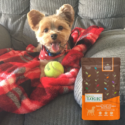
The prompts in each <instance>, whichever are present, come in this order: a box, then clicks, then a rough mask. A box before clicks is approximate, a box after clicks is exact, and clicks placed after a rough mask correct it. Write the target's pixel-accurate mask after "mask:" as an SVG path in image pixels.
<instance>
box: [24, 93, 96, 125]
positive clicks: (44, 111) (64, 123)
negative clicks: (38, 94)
mask: <svg viewBox="0 0 125 125" xmlns="http://www.w3.org/2000/svg"><path fill="white" fill-rule="evenodd" d="M24 125H97V121H83V120H82V119H81V108H80V107H79V106H78V105H77V104H76V102H75V100H74V96H73V92H71V93H68V94H64V95H61V96H59V97H57V98H56V99H54V100H53V101H52V102H50V103H49V104H47V105H45V106H44V107H42V108H40V109H39V110H37V111H35V112H32V113H29V114H26V115H25V122H24Z"/></svg>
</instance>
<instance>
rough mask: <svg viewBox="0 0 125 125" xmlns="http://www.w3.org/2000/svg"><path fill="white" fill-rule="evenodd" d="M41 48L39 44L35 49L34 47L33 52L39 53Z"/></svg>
mask: <svg viewBox="0 0 125 125" xmlns="http://www.w3.org/2000/svg"><path fill="white" fill-rule="evenodd" d="M41 48H42V44H40V43H39V44H38V45H37V47H35V48H34V49H33V52H40V50H41Z"/></svg>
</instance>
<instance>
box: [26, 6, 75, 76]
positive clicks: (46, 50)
mask: <svg viewBox="0 0 125 125" xmlns="http://www.w3.org/2000/svg"><path fill="white" fill-rule="evenodd" d="M74 15H75V14H74V9H73V7H72V6H71V5H69V4H64V5H62V6H61V7H60V8H59V9H58V10H57V11H56V14H54V15H50V16H45V15H44V14H43V13H41V12H39V11H37V10H31V11H30V12H29V13H28V14H27V18H28V23H29V26H30V28H31V29H32V30H33V31H34V32H35V35H36V38H37V41H38V42H39V44H38V46H37V47H36V48H35V49H34V50H33V51H34V52H40V56H39V57H40V69H41V75H40V77H43V76H45V73H44V67H45V65H46V64H47V63H48V62H49V61H54V60H56V61H59V62H61V61H62V59H63V58H64V56H65V54H66V50H67V49H68V48H69V45H68V40H69V37H70V34H71V28H72V25H73V22H74Z"/></svg>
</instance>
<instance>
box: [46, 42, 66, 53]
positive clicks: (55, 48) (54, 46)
mask: <svg viewBox="0 0 125 125" xmlns="http://www.w3.org/2000/svg"><path fill="white" fill-rule="evenodd" d="M46 48H47V49H48V50H49V51H50V52H51V53H59V52H63V51H64V48H65V47H62V46H61V44H60V43H51V45H50V46H46Z"/></svg>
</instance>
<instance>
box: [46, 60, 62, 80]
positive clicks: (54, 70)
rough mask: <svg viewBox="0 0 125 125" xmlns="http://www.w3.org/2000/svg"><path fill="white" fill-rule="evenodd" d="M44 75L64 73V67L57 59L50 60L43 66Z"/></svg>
mask: <svg viewBox="0 0 125 125" xmlns="http://www.w3.org/2000/svg"><path fill="white" fill-rule="evenodd" d="M44 72H45V75H46V76H47V77H55V78H56V77H58V76H60V75H61V74H62V73H64V68H63V66H62V64H61V63H59V62H57V61H51V62H49V63H47V64H46V66H45V68H44Z"/></svg>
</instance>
